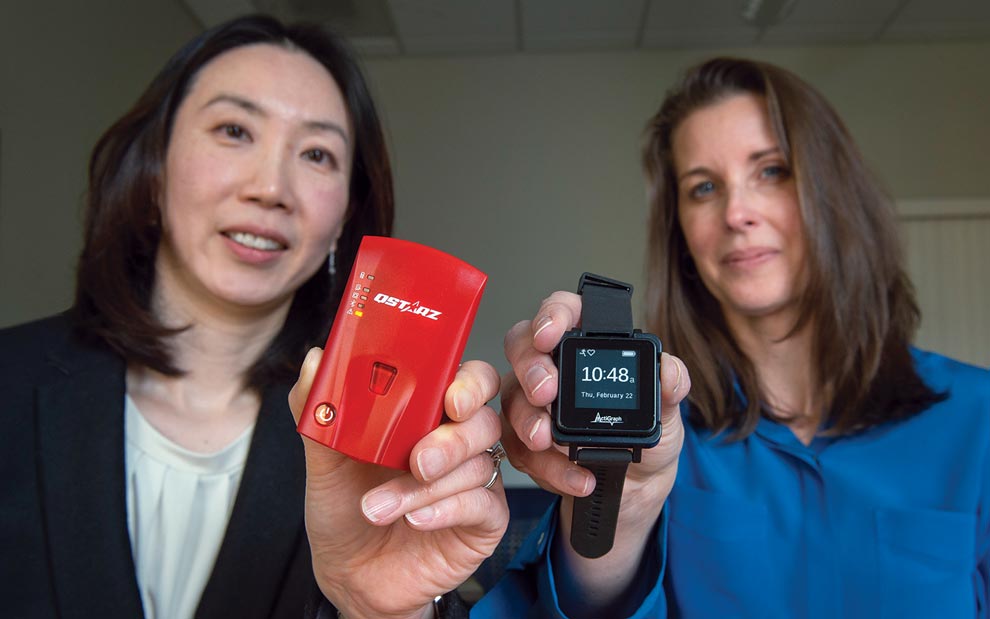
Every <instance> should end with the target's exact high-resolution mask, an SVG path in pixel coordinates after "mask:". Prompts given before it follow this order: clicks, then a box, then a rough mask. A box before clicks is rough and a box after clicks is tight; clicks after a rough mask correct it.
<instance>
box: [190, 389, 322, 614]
mask: <svg viewBox="0 0 990 619" xmlns="http://www.w3.org/2000/svg"><path fill="white" fill-rule="evenodd" d="M288 393H289V389H288V387H287V386H279V387H273V388H270V389H268V390H267V391H266V392H265V395H264V398H263V401H262V405H261V411H260V413H259V414H258V421H257V424H256V425H255V429H254V435H253V436H252V438H251V448H250V451H249V452H248V459H247V463H246V464H245V467H244V475H243V476H242V477H241V484H240V488H239V490H238V493H237V499H236V500H235V502H234V509H233V511H232V513H231V515H230V522H229V523H228V524H227V533H226V535H225V537H224V540H223V544H222V545H221V547H220V552H219V554H218V556H217V561H216V564H215V566H214V568H213V573H212V575H211V576H210V580H209V582H208V583H207V585H206V589H205V590H204V591H203V597H202V598H201V599H200V602H199V608H198V609H197V612H196V616H197V617H203V618H206V617H238V618H239V619H248V618H251V617H259V618H260V617H268V615H269V613H270V612H271V610H272V608H273V607H274V605H275V602H276V600H277V599H278V596H279V593H280V592H281V588H282V587H283V586H284V583H283V582H282V578H283V576H284V575H285V574H286V573H287V572H288V569H289V564H290V563H291V562H292V559H293V557H294V555H295V554H296V552H297V550H298V547H299V544H300V539H301V536H304V535H305V531H304V526H303V505H304V501H305V459H304V455H303V447H302V441H301V440H300V438H299V435H298V434H297V433H296V430H295V425H294V424H293V422H292V416H291V414H290V413H289V407H288V403H287V402H288Z"/></svg>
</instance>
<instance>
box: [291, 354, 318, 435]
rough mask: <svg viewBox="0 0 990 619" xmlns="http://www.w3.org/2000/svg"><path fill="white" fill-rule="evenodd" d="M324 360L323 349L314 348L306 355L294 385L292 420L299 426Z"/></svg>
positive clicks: (292, 392)
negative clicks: (307, 399) (310, 391)
mask: <svg viewBox="0 0 990 619" xmlns="http://www.w3.org/2000/svg"><path fill="white" fill-rule="evenodd" d="M322 358H323V349H322V348H320V347H318V346H317V347H313V348H310V349H309V352H308V353H306V358H305V359H303V363H302V368H300V369H299V378H298V379H297V380H296V384H295V385H292V390H291V391H289V408H290V409H291V410H292V419H293V420H294V421H295V422H296V424H297V425H298V424H299V417H300V416H301V415H302V411H303V408H304V407H305V406H306V398H308V397H309V390H310V389H312V388H313V378H314V377H315V376H316V369H317V368H318V367H320V360H321V359H322Z"/></svg>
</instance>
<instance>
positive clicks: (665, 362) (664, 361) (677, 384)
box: [660, 353, 681, 394]
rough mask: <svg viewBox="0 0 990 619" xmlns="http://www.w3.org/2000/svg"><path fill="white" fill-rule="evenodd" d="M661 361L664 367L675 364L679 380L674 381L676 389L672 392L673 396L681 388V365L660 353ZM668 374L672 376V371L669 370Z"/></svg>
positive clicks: (665, 354)
mask: <svg viewBox="0 0 990 619" xmlns="http://www.w3.org/2000/svg"><path fill="white" fill-rule="evenodd" d="M660 361H661V365H662V366H663V367H669V366H670V364H672V363H673V364H674V369H675V370H677V379H676V380H675V381H674V388H673V389H672V390H671V391H670V393H671V394H676V393H677V390H678V389H679V388H680V386H681V364H680V363H678V362H677V361H675V360H674V358H673V357H672V356H670V355H668V354H667V353H660ZM667 374H668V375H669V374H670V370H667ZM668 380H669V378H668Z"/></svg>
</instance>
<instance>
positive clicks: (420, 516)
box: [406, 505, 437, 526]
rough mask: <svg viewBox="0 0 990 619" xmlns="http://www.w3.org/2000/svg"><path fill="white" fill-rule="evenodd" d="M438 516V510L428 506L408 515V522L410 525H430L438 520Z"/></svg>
mask: <svg viewBox="0 0 990 619" xmlns="http://www.w3.org/2000/svg"><path fill="white" fill-rule="evenodd" d="M436 516H437V510H435V509H433V506H430V505H428V506H426V507H421V508H419V509H417V510H416V511H414V512H409V513H408V514H406V520H408V521H409V523H410V524H414V525H417V526H421V525H424V524H427V523H429V522H430V521H432V520H433V519H434V518H436Z"/></svg>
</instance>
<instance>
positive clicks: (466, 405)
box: [454, 389, 474, 419]
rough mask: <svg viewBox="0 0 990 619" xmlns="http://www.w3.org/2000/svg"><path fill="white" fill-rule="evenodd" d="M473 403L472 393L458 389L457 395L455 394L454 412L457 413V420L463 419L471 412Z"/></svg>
mask: <svg viewBox="0 0 990 619" xmlns="http://www.w3.org/2000/svg"><path fill="white" fill-rule="evenodd" d="M473 403H474V398H472V397H471V394H470V393H468V392H467V391H466V390H464V389H458V390H457V393H455V394H454V411H455V412H456V413H457V418H458V419H462V418H463V417H464V416H465V415H467V414H468V413H469V412H471V405H472V404H473Z"/></svg>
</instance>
